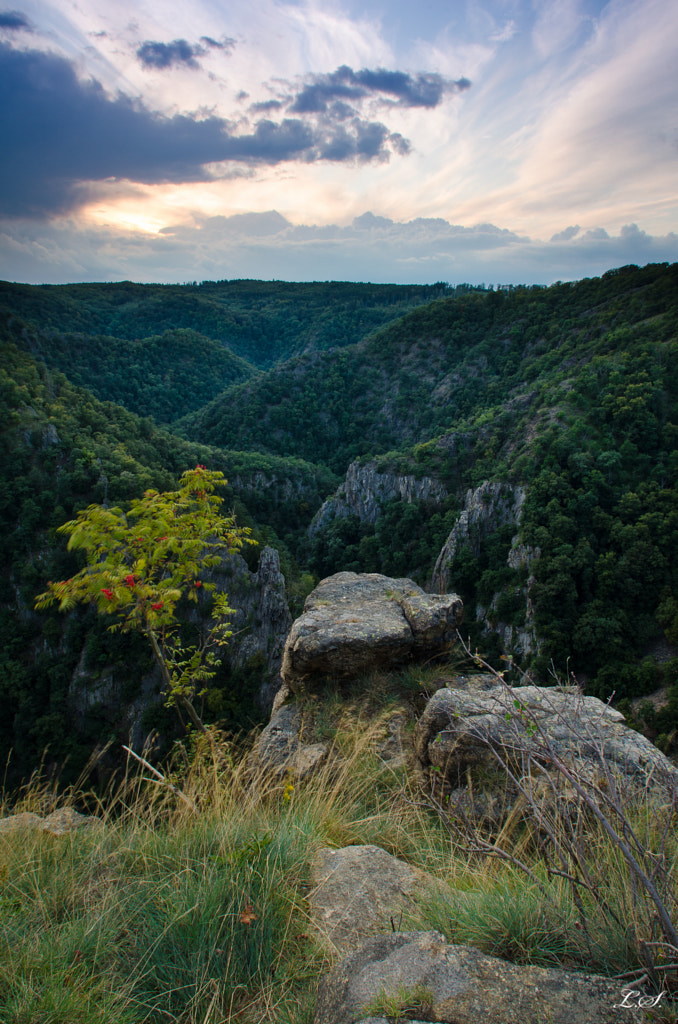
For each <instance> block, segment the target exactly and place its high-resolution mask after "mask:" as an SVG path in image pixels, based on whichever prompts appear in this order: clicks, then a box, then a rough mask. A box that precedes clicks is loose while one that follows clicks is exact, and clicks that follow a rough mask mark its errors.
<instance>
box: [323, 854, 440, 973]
mask: <svg viewBox="0 0 678 1024" xmlns="http://www.w3.org/2000/svg"><path fill="white" fill-rule="evenodd" d="M311 884H312V886H313V889H312V891H311V893H310V895H309V898H308V901H309V905H310V908H311V919H312V921H313V923H314V925H315V927H316V928H317V930H318V931H319V932H320V933H321V935H322V936H323V938H324V939H325V940H326V942H327V943H328V944H329V945H330V946H331V947H332V948H333V949H336V950H338V951H339V952H341V953H348V952H351V951H353V950H355V949H357V948H358V947H360V946H361V945H362V944H363V942H365V940H366V939H367V938H369V937H370V936H373V935H376V934H378V933H380V932H382V933H391V932H393V930H394V928H395V929H398V928H399V927H400V922H401V921H402V919H403V916H405V915H407V914H412V913H415V912H416V911H417V909H418V908H419V907H420V906H421V903H422V901H424V900H426V899H427V898H428V899H431V898H434V895H435V893H436V892H437V891H438V889H439V887H440V883H439V882H438V881H437V879H435V878H433V877H432V876H431V875H428V874H426V872H425V871H421V870H419V868H414V867H412V866H411V865H410V864H406V863H405V861H402V860H399V859H398V858H397V857H392V856H391V854H389V853H386V851H385V850H382V849H380V848H379V847H378V846H346V847H344V849H342V850H329V849H324V850H319V851H318V854H317V855H316V858H315V860H314V862H313V864H312V866H311Z"/></svg>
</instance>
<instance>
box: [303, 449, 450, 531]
mask: <svg viewBox="0 0 678 1024" xmlns="http://www.w3.org/2000/svg"><path fill="white" fill-rule="evenodd" d="M446 497H447V489H446V488H445V485H444V484H443V483H442V482H441V481H440V480H437V479H436V478H435V477H431V476H422V477H416V476H414V475H412V474H409V473H403V474H398V473H393V472H391V471H389V470H380V469H379V465H378V463H377V462H366V463H363V464H361V463H359V462H352V463H351V465H350V466H349V467H348V469H347V471H346V479H345V480H344V482H343V484H342V485H341V486H340V487H339V489H338V490H337V492H336V493H335V494H333V495H332V496H331V497H330V498H328V499H327V501H325V502H324V503H323V505H322V506H321V507H320V509H319V510H318V511H317V512H316V514H315V516H314V518H313V522H312V523H311V526H310V528H309V533H310V534H311V536H313V535H314V534H315V533H317V532H318V530H320V529H322V527H323V526H326V525H327V523H329V522H331V521H332V520H333V519H343V518H346V517H347V516H349V515H357V516H358V518H359V519H360V521H361V523H376V521H377V519H378V518H379V515H380V511H381V505H382V504H383V502H385V501H392V500H393V499H399V500H400V501H406V502H412V501H428V502H431V503H433V504H442V502H443V501H444V500H445V498H446Z"/></svg>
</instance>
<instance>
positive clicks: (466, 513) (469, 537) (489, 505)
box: [429, 482, 527, 592]
mask: <svg viewBox="0 0 678 1024" xmlns="http://www.w3.org/2000/svg"><path fill="white" fill-rule="evenodd" d="M526 494H527V491H526V490H525V488H524V487H513V486H512V485H511V484H503V483H489V482H485V483H483V484H481V485H480V487H477V488H476V489H475V490H468V491H467V492H466V497H465V499H464V508H463V510H462V511H461V512H460V514H459V518H458V519H457V522H456V523H455V524H454V526H453V527H452V530H451V532H450V535H449V537H448V538H447V540H446V541H445V543H444V545H443V548H442V550H441V552H440V554H439V555H438V560H437V562H436V565H435V569H434V570H433V576H432V577H431V585H430V588H429V589H430V590H432V591H434V592H442V591H443V590H446V589H447V587H448V586H449V564H450V562H452V561H453V559H454V558H455V557H456V555H457V554H458V553H459V551H461V549H462V548H464V547H471V549H472V550H474V551H475V553H477V551H478V547H479V544H480V542H481V541H482V540H483V539H484V538H485V537H488V536H489V535H490V534H492V533H494V532H495V531H496V530H498V529H499V527H500V526H505V525H506V523H512V524H513V525H514V526H517V525H518V523H519V522H520V516H521V512H522V509H523V504H524V503H525V497H526ZM516 543H517V541H516Z"/></svg>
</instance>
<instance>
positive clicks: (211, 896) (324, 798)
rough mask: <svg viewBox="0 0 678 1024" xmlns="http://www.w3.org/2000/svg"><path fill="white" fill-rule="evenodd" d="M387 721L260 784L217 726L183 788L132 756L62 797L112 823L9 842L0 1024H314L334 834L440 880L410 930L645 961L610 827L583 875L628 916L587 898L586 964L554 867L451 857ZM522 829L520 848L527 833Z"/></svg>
mask: <svg viewBox="0 0 678 1024" xmlns="http://www.w3.org/2000/svg"><path fill="white" fill-rule="evenodd" d="M391 713H392V707H391V706H390V705H389V706H387V707H384V708H383V710H382V712H381V717H380V715H379V714H378V713H376V712H375V710H374V708H371V709H370V712H369V715H368V716H365V715H364V714H362V713H361V711H360V710H359V709H354V711H353V712H348V711H346V710H345V709H344V711H343V717H341V718H340V719H339V720H338V721H337V723H336V733H335V737H336V738H335V743H334V749H333V754H332V756H331V758H330V759H329V760H328V762H327V763H326V764H325V765H324V766H323V767H322V768H321V769H320V770H319V771H318V772H317V773H316V774H315V776H313V777H312V778H311V779H310V780H309V781H308V782H307V783H305V784H304V785H296V786H292V787H290V785H289V784H288V785H287V786H286V785H284V784H281V783H280V782H279V781H278V782H272V781H271V780H269V779H266V778H263V777H259V778H254V779H253V778H252V776H251V773H250V772H249V771H248V768H247V764H246V761H245V760H244V759H242V758H241V757H238V756H237V755H236V751H235V750H234V748H233V747H232V746H231V745H230V744H229V743H228V742H227V741H226V740H225V739H224V738H223V737H221V736H219V735H218V734H216V733H214V734H211V735H210V736H208V737H206V738H203V737H201V738H200V739H199V741H198V743H197V746H196V747H194V748H193V749H191V750H190V751H188V750H187V751H183V752H181V751H180V752H179V755H178V756H177V758H176V761H175V764H174V765H173V768H172V770H171V771H170V772H169V773H168V779H169V781H171V783H172V786H174V787H175V789H179V790H180V791H181V793H182V795H183V798H179V797H177V795H176V792H173V790H172V789H170V788H169V787H168V786H167V785H164V784H163V783H162V782H160V781H159V780H157V779H156V780H155V781H149V779H151V776H149V775H148V773H147V772H146V771H144V770H142V769H141V767H140V766H138V765H137V764H136V763H135V762H132V761H131V762H130V764H129V766H128V769H129V770H128V772H127V775H126V777H125V778H124V780H123V781H122V783H120V784H119V785H118V786H117V787H116V788H115V789H111V790H109V792H108V793H107V794H105V796H104V797H103V798H101V799H97V798H95V797H93V796H92V794H84V793H82V792H81V793H80V794H78V793H76V792H74V791H71V792H70V793H68V794H65V795H64V794H61V796H60V798H59V802H60V803H63V801H64V799H66V800H70V801H72V802H76V803H77V804H78V806H81V807H88V808H89V809H90V810H92V811H94V812H95V813H96V814H97V815H98V816H99V817H100V818H101V820H102V822H103V827H101V828H92V829H83V830H80V831H78V832H75V833H70V834H68V835H65V836H61V837H54V836H49V835H46V834H44V833H41V832H37V831H30V832H21V833H20V832H17V833H13V834H12V833H9V834H0V883H1V885H0V1020H2V1021H3V1024H46V1022H49V1024H78V1022H80V1021H82V1022H83V1024H84V1022H87V1024H103V1022H106V1024H110V1022H111V1021H115V1022H116V1024H161V1022H162V1024H170V1022H172V1024H225V1022H226V1021H237V1022H242V1024H263V1022H264V1021H265V1022H267V1024H309V1022H310V1021H311V1018H312V1011H313V1006H314V1001H315V991H316V987H317V983H318V980H319V978H320V976H321V975H322V974H323V973H324V972H325V971H326V970H327V969H328V967H329V960H328V956H327V954H326V953H325V952H324V951H323V949H322V948H321V947H320V946H319V945H318V944H317V942H316V940H315V937H314V934H313V929H312V927H311V925H310V922H309V919H308V911H307V905H306V901H305V893H306V892H307V891H308V884H309V865H310V862H311V860H312V858H313V856H314V854H315V852H316V850H317V849H318V848H319V847H321V846H325V845H331V846H344V845H348V844H354V843H355V844H367V843H374V844H376V845H378V846H381V847H383V848H384V849H386V850H387V851H389V852H390V853H393V854H395V855H397V856H399V857H403V858H405V859H406V860H408V861H409V862H411V863H413V864H416V865H417V866H419V867H422V868H424V869H425V870H428V871H429V872H431V873H433V874H435V875H436V876H437V877H439V878H440V879H443V880H444V881H446V882H447V883H448V884H449V899H448V900H436V902H435V905H431V906H429V907H428V908H427V909H426V911H425V913H424V916H423V918H422V919H421V920H420V921H418V922H416V924H418V925H419V926H424V927H437V928H439V929H440V930H441V931H443V932H444V933H446V934H447V935H448V937H449V938H450V939H452V940H454V941H457V942H469V943H473V944H475V945H477V946H479V947H480V948H481V949H483V950H485V951H487V952H495V953H499V954H500V955H504V956H507V957H510V958H512V959H515V960H518V961H532V962H537V963H549V964H558V963H562V964H567V965H568V966H584V967H586V968H587V969H589V970H590V969H591V968H593V969H598V970H601V971H605V970H607V971H608V972H611V973H621V972H623V971H625V970H635V969H637V968H639V967H642V966H643V965H642V964H639V963H638V962H637V959H634V952H633V948H632V947H633V944H632V943H629V942H628V935H627V934H626V933H625V929H627V928H628V927H629V926H630V927H633V926H634V919H633V913H632V912H633V907H634V905H637V899H636V902H635V903H634V899H635V897H634V896H633V893H632V891H630V890H629V885H630V880H629V878H628V874H625V873H624V864H623V863H620V861H619V856H618V852H617V851H615V850H614V849H611V848H610V845H609V843H606V840H605V837H604V835H598V834H596V836H595V841H594V837H591V839H590V846H589V851H590V857H591V870H593V869H594V867H595V870H597V871H599V872H601V873H606V874H607V875H609V876H610V877H611V876H612V873H613V872H616V875H615V876H614V877H615V878H616V879H618V883H617V882H615V885H617V884H618V886H619V893H618V908H619V916H620V918H621V920H622V921H623V922H624V926H623V927H622V928H617V929H616V930H615V928H614V927H612V926H611V924H610V921H609V920H608V918H607V917H606V916H605V915H601V914H600V913H599V912H598V911H597V910H596V907H595V905H594V904H592V905H591V908H590V918H589V928H590V931H591V933H592V934H594V935H595V937H596V943H595V947H596V949H598V950H599V951H600V956H599V959H598V960H597V961H595V962H592V961H591V956H590V952H589V950H588V949H587V945H586V942H585V941H583V938H582V932H581V922H580V915H579V910H578V908H577V906H576V904H575V902H574V901H573V900H572V895H571V891H570V888H569V887H568V885H567V883H566V881H565V880H564V879H562V878H558V877H553V876H551V877H549V875H548V873H547V872H545V871H543V869H542V867H540V864H539V859H538V858H536V859H535V862H534V864H533V868H534V870H535V872H537V876H538V879H539V881H540V883H541V885H542V886H543V887H544V889H545V892H546V896H545V895H544V892H543V891H540V889H539V888H538V887H537V886H532V885H530V884H526V882H525V878H524V876H523V875H522V874H521V873H520V872H519V871H518V870H517V868H516V867H515V865H513V864H511V863H504V864H502V863H494V862H488V861H487V860H486V859H484V858H481V857H477V856H469V855H468V854H466V855H465V854H462V853H460V851H459V850H458V849H457V848H456V847H455V844H454V843H453V842H451V841H450V836H449V833H448V831H447V829H446V828H445V826H444V823H443V822H441V820H440V818H439V816H437V815H436V814H435V813H433V812H432V811H431V809H429V808H426V807H422V806H420V805H419V802H418V800H417V799H416V793H415V791H414V790H413V789H410V788H409V787H410V783H409V782H408V779H407V773H406V771H405V770H404V769H402V768H401V769H391V768H389V766H388V764H387V763H384V762H383V761H381V760H380V758H379V757H378V756H377V755H376V753H375V750H374V747H375V739H376V738H377V737H381V735H382V734H383V728H384V722H383V719H385V718H387V717H388V716H389V715H390V714H391ZM56 800H57V793H56V791H55V789H54V787H53V786H49V785H48V786H43V785H41V784H40V781H39V779H38V778H35V779H33V781H32V783H31V785H30V786H28V787H27V788H25V789H24V790H23V791H22V793H20V794H18V799H17V800H16V801H15V802H14V803H13V805H12V810H35V811H37V812H38V813H42V814H44V813H45V812H46V811H49V810H51V809H52V807H53V806H54V803H55V802H56ZM6 809H7V808H6ZM647 827H648V828H649V824H648V826H647ZM638 828H639V829H640V830H641V832H642V828H641V824H640V823H639V824H638ZM653 835H654V834H653V833H650V832H648V834H647V836H646V839H647V841H648V843H651V842H653V841H654V840H653ZM505 838H506V841H507V842H508V841H509V839H508V836H507V837H505ZM514 838H515V840H516V842H517V843H522V844H524V853H525V856H528V855H529V846H530V844H529V841H528V839H527V838H526V836H525V835H519V834H518V832H516V833H515V836H514ZM674 852H675V851H674ZM410 924H411V922H405V921H403V922H402V927H403V929H405V928H406V927H409V926H410ZM613 924H614V922H613Z"/></svg>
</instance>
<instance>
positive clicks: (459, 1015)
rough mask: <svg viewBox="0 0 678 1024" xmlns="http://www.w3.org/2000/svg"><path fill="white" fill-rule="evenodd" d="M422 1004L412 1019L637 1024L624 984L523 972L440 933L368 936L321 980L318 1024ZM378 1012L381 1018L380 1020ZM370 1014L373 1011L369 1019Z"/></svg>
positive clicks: (350, 1023) (467, 1023)
mask: <svg viewBox="0 0 678 1024" xmlns="http://www.w3.org/2000/svg"><path fill="white" fill-rule="evenodd" d="M408 993H409V994H410V995H414V999H412V1001H411V1005H412V1006H413V1007H417V1009H415V1011H414V1013H412V1014H411V1015H410V1014H408V1016H410V1019H411V1018H412V1017H415V1016H417V1015H418V1016H422V1017H426V1019H428V1020H433V1021H446V1022H449V1024H480V1022H482V1024H545V1022H548V1024H622V1022H624V1024H636V1022H637V1021H640V1020H641V1019H642V1018H641V1017H640V1013H641V1012H642V1011H638V1010H633V1009H625V1008H624V1009H622V1008H620V1007H619V1005H618V1004H620V1003H622V1001H623V992H622V982H621V981H613V980H611V979H608V978H602V977H599V976H597V975H590V974H579V973H577V972H574V971H561V970H557V969H554V968H544V967H518V966H516V965H515V964H510V963H508V962H507V961H505V960H500V959H498V958H497V957H491V956H486V955H485V954H484V953H481V952H479V951H478V950H476V949H473V948H471V947H470V946H453V945H449V944H448V943H447V941H446V940H445V937H444V936H443V935H441V934H440V933H439V932H403V933H400V934H397V935H387V936H378V937H377V938H373V939H369V940H368V941H367V942H366V943H365V945H364V946H362V947H361V948H360V949H359V950H357V951H356V952H354V953H352V954H351V955H350V956H349V957H347V958H346V959H345V960H343V961H342V962H341V963H339V964H337V966H336V967H335V968H334V969H333V970H332V971H331V972H330V974H329V975H327V977H326V978H325V979H324V980H323V981H322V982H321V985H320V990H319V993H318V1003H317V1007H316V1012H315V1016H314V1024H355V1022H357V1021H363V1022H365V1021H367V1020H371V1021H375V1020H378V1021H381V1020H383V1019H384V1017H382V1016H379V1014H380V1013H387V1014H388V1016H391V1015H392V1014H391V1013H389V1011H388V1010H381V1009H380V1008H379V1009H377V1008H375V997H378V996H380V995H383V996H384V997H389V996H390V997H391V999H394V1000H395V1001H396V1002H398V1001H399V1002H401V1003H402V1005H403V1007H405V1006H407V1004H408ZM375 1012H376V1014H377V1016H376V1017H375ZM370 1014H372V1015H371V1016H370Z"/></svg>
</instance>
